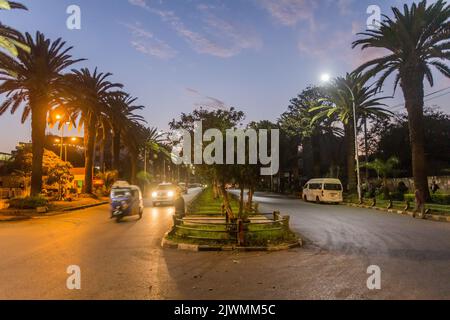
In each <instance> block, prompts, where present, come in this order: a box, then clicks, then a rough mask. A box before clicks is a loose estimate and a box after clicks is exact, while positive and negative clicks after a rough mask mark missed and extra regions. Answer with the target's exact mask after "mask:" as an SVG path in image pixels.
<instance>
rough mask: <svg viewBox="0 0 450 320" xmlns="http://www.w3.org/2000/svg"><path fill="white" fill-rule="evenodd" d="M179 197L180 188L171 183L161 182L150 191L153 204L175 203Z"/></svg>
mask: <svg viewBox="0 0 450 320" xmlns="http://www.w3.org/2000/svg"><path fill="white" fill-rule="evenodd" d="M180 197H181V189H180V188H179V187H178V186H176V185H174V184H172V183H161V184H159V185H158V186H157V187H156V189H154V190H153V192H152V202H153V206H155V207H157V206H160V205H170V206H172V205H175V202H176V200H177V199H179V198H180Z"/></svg>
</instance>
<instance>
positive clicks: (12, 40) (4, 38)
mask: <svg viewBox="0 0 450 320" xmlns="http://www.w3.org/2000/svg"><path fill="white" fill-rule="evenodd" d="M11 9H21V10H28V9H27V7H25V6H24V5H23V4H20V3H18V2H13V1H7V0H0V10H11ZM0 47H2V48H4V49H6V50H7V51H8V52H9V53H11V54H12V55H14V56H17V55H18V54H19V49H22V50H24V51H26V52H30V47H29V46H27V45H26V44H25V43H24V42H23V41H21V36H20V32H18V31H17V30H15V29H12V28H10V27H8V26H5V25H4V24H2V23H1V22H0Z"/></svg>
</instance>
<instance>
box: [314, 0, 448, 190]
mask: <svg viewBox="0 0 450 320" xmlns="http://www.w3.org/2000/svg"><path fill="white" fill-rule="evenodd" d="M392 11H393V17H392V18H391V17H388V16H384V19H383V21H382V22H381V26H380V27H379V28H378V29H375V30H368V31H366V32H363V33H360V34H359V36H360V39H358V40H356V41H355V42H354V43H353V48H356V47H361V49H362V50H366V49H369V48H376V49H384V50H385V51H386V52H387V54H386V55H385V56H383V57H380V58H377V59H374V60H371V61H368V62H367V63H364V64H363V65H361V66H360V67H359V68H357V69H356V70H355V71H354V72H353V73H351V74H347V76H346V77H342V78H337V79H335V80H334V81H333V83H332V85H331V86H330V87H328V88H327V90H326V94H325V95H324V98H323V99H321V100H320V101H319V102H318V103H317V101H316V105H312V106H311V107H310V108H308V109H309V112H310V113H311V112H312V119H311V120H312V121H311V123H313V124H314V123H316V124H317V123H320V122H321V121H328V122H330V121H331V122H333V121H336V120H337V121H340V122H342V124H343V127H344V135H345V136H346V137H347V141H348V143H347V146H348V147H347V150H346V154H347V157H348V159H347V167H348V168H347V170H348V172H347V174H348V178H349V188H350V190H354V189H355V161H354V159H355V152H354V147H353V146H354V141H355V139H356V137H355V134H354V125H353V123H354V116H353V113H352V109H353V103H355V105H356V110H357V111H356V117H357V119H358V123H360V122H361V121H367V119H370V118H373V117H380V116H381V117H385V116H389V113H390V112H389V111H387V110H386V109H384V108H383V107H385V105H384V103H383V102H382V101H383V100H384V99H385V97H377V96H376V95H377V94H379V93H380V92H381V90H382V88H383V86H384V84H385V82H386V80H387V79H388V77H389V76H390V75H392V74H395V82H394V93H395V90H396V89H397V87H398V86H399V85H400V87H401V89H402V91H403V95H404V98H405V108H406V110H407V113H408V119H409V131H410V143H411V147H412V162H413V163H412V168H413V175H414V184H415V187H416V189H418V190H419V191H420V192H421V193H422V194H423V195H424V196H425V198H428V197H429V189H428V179H427V166H426V158H425V151H424V150H425V149H424V146H425V143H426V142H425V138H424V121H423V112H424V81H425V79H426V80H427V81H428V83H429V84H430V86H433V85H434V78H433V73H432V70H431V68H432V67H434V68H435V69H437V70H438V71H439V72H440V73H441V74H443V75H444V76H445V77H447V78H449V77H450V67H449V66H448V65H447V64H446V62H448V60H450V5H448V4H447V2H446V1H444V0H438V1H436V2H435V3H433V4H428V3H427V1H426V0H423V1H420V2H419V3H413V4H411V5H406V4H405V5H404V6H403V10H400V9H398V8H392ZM374 77H376V82H375V84H374V85H373V86H368V85H367V81H368V80H369V79H371V78H374ZM358 126H359V124H358Z"/></svg>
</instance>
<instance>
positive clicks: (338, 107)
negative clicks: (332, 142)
mask: <svg viewBox="0 0 450 320" xmlns="http://www.w3.org/2000/svg"><path fill="white" fill-rule="evenodd" d="M365 84H366V79H365V78H364V77H363V76H362V75H361V74H357V73H348V74H347V75H346V77H345V78H343V77H338V78H336V79H335V80H334V82H333V84H332V85H331V86H330V88H328V92H327V96H326V97H324V98H323V101H325V102H328V103H325V104H322V105H320V106H317V107H313V108H311V110H310V111H311V112H317V111H319V112H318V113H317V114H316V115H315V116H314V118H313V119H312V122H313V123H315V122H316V121H318V120H322V119H329V118H331V119H338V120H339V121H340V122H341V123H342V125H343V127H344V137H345V138H346V155H347V160H346V163H347V180H348V190H349V191H351V192H352V191H355V190H356V174H355V173H356V167H355V158H356V154H355V140H356V138H357V137H356V136H355V126H354V116H353V103H354V104H355V107H356V117H357V119H356V120H357V122H359V121H360V120H362V119H364V118H367V117H369V116H377V117H387V116H388V114H389V113H390V112H389V111H387V110H386V109H383V108H382V106H385V104H383V103H382V102H381V101H382V100H384V99H386V97H375V95H376V94H377V88H375V87H373V86H366V85H365ZM353 99H354V101H353Z"/></svg>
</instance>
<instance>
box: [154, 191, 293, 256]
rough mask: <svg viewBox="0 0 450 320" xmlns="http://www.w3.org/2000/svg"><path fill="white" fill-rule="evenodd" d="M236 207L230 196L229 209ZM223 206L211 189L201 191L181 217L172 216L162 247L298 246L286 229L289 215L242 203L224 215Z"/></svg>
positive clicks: (217, 249)
mask: <svg viewBox="0 0 450 320" xmlns="http://www.w3.org/2000/svg"><path fill="white" fill-rule="evenodd" d="M239 206H240V205H239V201H238V199H236V198H235V197H234V196H231V197H230V207H231V210H232V211H233V212H239V211H240V210H239ZM223 207H224V206H223V199H222V197H214V193H213V191H212V189H211V188H208V189H206V190H204V191H203V192H202V193H201V194H199V196H198V197H197V198H196V199H194V201H193V202H192V203H191V204H190V205H189V207H188V209H187V214H186V215H185V216H179V215H175V216H174V225H173V227H172V229H171V230H170V232H169V233H168V234H167V235H166V237H165V238H164V240H163V246H164V247H168V248H178V249H188V250H193V251H213V250H214V251H229V250H249V251H250V250H261V251H272V250H273V251H275V250H286V249H289V248H293V247H299V246H300V245H301V240H300V238H299V236H298V235H296V234H295V233H294V232H292V231H291V230H290V228H289V216H283V215H282V214H280V213H278V212H274V213H270V214H269V213H268V214H262V213H259V212H258V210H255V208H252V209H249V208H248V206H246V207H247V209H245V210H243V211H242V213H241V214H240V215H238V216H237V217H235V218H227V214H226V213H225V212H224V209H223Z"/></svg>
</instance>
